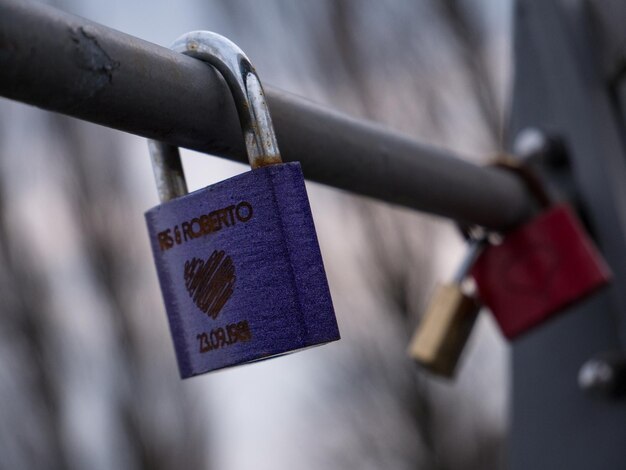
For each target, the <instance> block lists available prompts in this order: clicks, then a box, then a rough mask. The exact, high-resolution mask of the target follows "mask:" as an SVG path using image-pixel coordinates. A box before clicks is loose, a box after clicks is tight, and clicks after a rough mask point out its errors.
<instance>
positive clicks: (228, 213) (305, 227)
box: [146, 163, 339, 378]
mask: <svg viewBox="0 0 626 470" xmlns="http://www.w3.org/2000/svg"><path fill="white" fill-rule="evenodd" d="M146 221H147V224H148V232H149V234H150V241H151V245H152V251H153V254H154V259H155V263H156V267H157V273H158V277H159V282H160V285H161V290H162V293H163V299H164V302H165V309H166V312H167V316H168V319H169V323H170V329H171V333H172V337H173V340H174V347H175V350H176V355H177V359H178V365H179V369H180V373H181V376H182V377H183V378H186V377H191V376H193V375H197V374H201V373H203V372H208V371H211V370H216V369H220V368H224V367H229V366H234V365H238V364H243V363H247V362H251V361H256V360H261V359H265V358H269V357H271V356H275V355H280V354H284V353H287V352H292V351H294V350H298V349H302V348H306V347H309V346H314V345H318V344H323V343H327V342H329V341H335V340H338V339H339V331H338V328H337V322H336V319H335V314H334V310H333V305H332V301H331V297H330V292H329V289H328V283H327V280H326V275H325V272H324V266H323V262H322V257H321V254H320V250H319V246H318V241H317V236H316V233H315V227H314V225H313V219H312V216H311V210H310V207H309V201H308V198H307V194H306V190H305V186H304V178H303V176H302V171H301V168H300V164H299V163H285V164H279V165H272V166H268V167H264V168H260V169H256V170H252V171H249V172H247V173H243V174H241V175H238V176H235V177H233V178H230V179H228V180H225V181H222V182H220V183H217V184H214V185H211V186H208V187H206V188H204V189H201V190H198V191H195V192H193V193H190V194H188V195H186V196H183V197H180V198H177V199H174V200H172V201H169V202H167V203H164V204H162V205H160V206H157V207H155V208H153V209H151V210H150V211H148V212H147V213H146Z"/></svg>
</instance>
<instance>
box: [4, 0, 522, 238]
mask: <svg viewBox="0 0 626 470" xmlns="http://www.w3.org/2000/svg"><path fill="white" fill-rule="evenodd" d="M0 71H1V72H0V95H2V96H5V97H7V98H11V99H14V100H18V101H23V102H25V103H29V104H32V105H35V106H38V107H41V108H44V109H47V110H50V111H56V112H59V113H63V114H68V115H70V116H74V117H76V118H79V119H84V120H87V121H91V122H95V123H98V124H102V125H105V126H108V127H113V128H116V129H120V130H123V131H126V132H130V133H133V134H137V135H140V136H144V137H148V138H151V139H157V140H162V141H165V142H167V143H169V144H172V145H176V146H180V147H186V148H190V149H195V150H199V151H202V152H207V153H211V154H214V155H219V156H222V157H226V158H230V159H234V160H239V161H241V162H244V161H246V158H245V152H244V145H243V138H242V136H241V131H240V129H239V123H238V119H237V116H236V112H235V106H234V104H233V103H232V99H231V97H230V93H228V91H227V89H226V87H225V85H224V83H223V82H222V80H221V79H220V78H219V77H218V76H217V75H216V74H215V73H214V72H213V71H212V70H211V69H210V68H209V66H207V65H206V64H204V63H202V62H200V61H198V60H195V59H192V58H190V57H186V56H183V55H181V54H176V53H174V52H172V51H170V50H168V49H166V48H163V47H159V46H156V45H154V44H151V43H148V42H146V41H142V40H140V39H137V38H134V37H132V36H128V35H126V34H123V33H120V32H118V31H114V30H112V29H109V28H106V27H104V26H101V25H98V24H95V23H93V22H90V21H87V20H85V19H83V18H78V17H75V16H72V15H69V14H66V13H63V12H61V11H59V10H56V9H54V8H52V7H50V6H47V5H43V4H40V3H32V2H29V1H21V0H0ZM266 91H267V97H268V101H269V105H270V109H271V111H272V118H273V120H274V124H275V127H276V133H277V136H278V141H279V144H280V147H281V150H282V154H283V158H284V160H285V161H293V160H299V161H300V162H301V163H302V166H303V169H304V173H305V175H306V177H307V178H308V179H311V180H314V181H318V182H321V183H325V184H328V185H331V186H335V187H337V188H340V189H345V190H348V191H352V192H355V193H358V194H363V195H366V196H370V197H373V198H377V199H381V200H383V201H388V202H391V203H396V204H401V205H405V206H408V207H411V208H414V209H418V210H421V211H425V212H430V213H433V214H438V215H441V216H444V217H450V218H453V219H456V220H459V221H463V222H473V223H478V224H481V225H485V226H488V227H491V228H507V227H511V226H514V225H516V224H518V223H520V222H521V221H523V220H524V219H525V218H526V217H528V215H529V214H530V211H531V198H529V196H528V195H527V193H526V190H525V188H524V187H523V185H522V184H521V183H520V182H519V181H518V180H517V179H515V178H514V177H513V176H511V175H509V174H507V173H504V172H502V171H499V170H495V169H490V168H489V169H485V168H481V167H478V166H476V165H473V164H471V163H468V162H465V161H462V160H460V159H458V158H455V157H454V155H451V154H450V153H449V152H446V151H442V150H437V149H434V148H432V147H430V146H427V145H425V144H422V143H419V142H416V141H414V140H412V139H409V138H407V137H403V136H401V135H398V134H394V133H393V132H390V131H389V130H387V129H384V128H382V127H380V126H375V125H372V124H370V123H366V122H362V121H357V120H355V119H351V118H349V117H346V116H342V115H340V114H337V113H334V112H332V111H328V110H326V109H323V108H321V107H319V106H316V105H314V104H312V103H310V102H308V101H306V100H303V99H300V98H296V97H294V96H292V95H289V94H287V93H284V92H280V91H278V90H276V89H273V88H271V87H266Z"/></svg>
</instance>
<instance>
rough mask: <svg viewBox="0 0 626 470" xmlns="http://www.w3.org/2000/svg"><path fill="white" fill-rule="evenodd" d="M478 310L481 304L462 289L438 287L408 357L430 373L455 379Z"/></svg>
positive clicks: (410, 347)
mask: <svg viewBox="0 0 626 470" xmlns="http://www.w3.org/2000/svg"><path fill="white" fill-rule="evenodd" d="M479 310H480V304H479V303H478V302H477V301H476V300H475V299H474V298H473V297H471V296H469V295H467V294H465V293H464V292H463V291H462V290H461V288H460V286H458V285H456V284H443V285H439V286H438V287H437V290H436V291H435V294H434V296H433V297H432V299H431V301H430V304H429V306H428V308H427V310H426V312H425V314H424V316H423V317H422V320H421V322H420V325H419V327H418V329H417V331H416V332H415V334H414V335H413V339H412V340H411V343H410V345H409V348H408V354H409V356H410V357H411V358H413V359H414V360H415V361H416V362H417V363H418V364H420V365H421V366H422V367H423V368H425V369H427V370H429V371H430V372H433V373H435V374H438V375H441V376H444V377H452V376H453V375H454V371H455V369H456V366H457V363H458V362H459V358H460V356H461V353H462V352H463V348H464V347H465V343H467V340H468V338H469V335H470V333H471V331H472V328H473V326H474V323H475V321H476V317H477V315H478V312H479Z"/></svg>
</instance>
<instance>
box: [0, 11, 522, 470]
mask: <svg viewBox="0 0 626 470" xmlns="http://www.w3.org/2000/svg"><path fill="white" fill-rule="evenodd" d="M49 3H51V4H52V5H54V6H56V7H58V8H60V9H62V10H64V11H68V12H71V13H74V14H77V15H80V16H83V17H86V18H88V19H90V20H93V21H96V22H99V23H102V24H104V25H107V26H110V27H112V28H115V29H118V30H120V31H123V32H125V33H128V34H131V35H133V36H137V37H140V38H142V39H145V40H148V41H151V42H155V43H157V44H160V45H163V46H165V47H167V46H168V45H169V44H170V43H171V42H172V41H173V40H174V39H175V38H177V37H178V36H179V35H181V34H182V33H184V32H187V31H190V30H198V29H206V30H212V31H216V32H218V33H221V34H223V35H225V36H227V37H229V38H230V39H232V40H233V41H234V42H236V43H237V44H238V45H239V46H240V47H241V48H242V49H243V50H244V51H246V52H247V54H248V55H249V57H250V58H251V60H252V61H253V63H254V64H255V65H256V68H257V70H258V72H259V74H260V77H261V79H262V80H263V81H264V82H265V83H268V84H272V85H274V86H276V87H279V88H283V89H285V90H287V91H289V92H292V93H295V94H297V95H301V96H305V97H307V98H309V99H311V100H313V101H315V102H318V103H320V104H323V105H326V106H329V107H331V108H334V109H336V110H338V111H341V112H344V113H347V114H350V115H353V116H356V117H359V118H366V119H369V120H372V121H376V122H377V123H379V124H381V125H384V126H387V127H389V128H391V129H394V130H396V131H400V132H402V133H404V134H406V135H409V136H411V137H414V138H416V139H420V140H422V141H424V142H427V143H430V144H434V145H437V146H441V147H446V148H449V149H452V150H453V151H455V152H457V153H459V154H461V155H464V156H466V157H467V158H468V159H472V160H473V161H475V162H484V161H486V159H487V158H488V157H491V156H493V155H494V154H496V153H497V152H499V151H500V150H501V147H502V142H503V141H504V139H505V137H506V136H504V135H503V122H505V120H506V110H507V104H508V103H507V98H506V97H507V96H508V93H509V91H510V86H509V81H510V77H511V70H510V69H511V65H510V64H511V57H510V55H511V54H510V45H511V21H510V20H511V19H510V14H511V2H510V1H502V0H419V1H410V0H378V1H374V0H367V1H365V0H362V1H358V2H357V1H356V0H353V1H348V0H342V1H331V0H323V1H321V0H320V1H316V2H293V1H288V0H266V1H263V2H260V1H253V0H228V1H226V0H222V1H217V0H185V1H180V2H176V4H174V2H168V1H165V0H152V1H150V2H148V1H146V0H124V1H122V0H109V1H107V2H99V1H96V0H56V1H54V2H49ZM164 93H167V90H164ZM279 144H280V142H279ZM183 163H184V166H185V169H186V172H187V176H188V183H189V185H190V188H192V189H197V188H200V187H203V186H206V185H208V184H211V183H214V182H217V181H220V180H222V179H224V178H226V177H228V176H231V175H235V174H238V173H241V172H243V171H246V168H245V167H244V166H242V165H239V164H236V163H232V162H228V161H225V160H222V159H219V158H214V157H210V156H207V155H202V154H198V153H194V152H189V151H183ZM308 190H309V197H310V199H311V205H312V210H313V216H314V218H315V222H316V226H317V231H318V236H319V239H320V244H321V249H322V254H323V257H324V261H325V265H326V270H327V274H328V278H329V282H330V288H331V292H332V296H333V301H334V304H335V309H336V313H337V317H338V322H339V327H340V330H341V334H342V340H341V341H340V342H338V343H333V344H330V345H326V346H323V347H321V348H314V349H311V350H307V351H305V352H301V353H298V354H294V355H290V356H286V357H282V358H279V359H276V360H272V361H266V362H262V363H259V364H254V365H249V366H243V367H239V368H235V369H231V370H226V371H222V372H218V373H213V374H209V375H204V376H200V377H197V378H194V379H191V380H187V381H184V382H182V381H181V380H180V379H179V376H178V371H177V368H176V363H175V357H174V351H173V347H172V344H171V339H170V335H169V331H168V326H167V321H166V317H165V313H164V309H163V304H162V301H161V294H160V291H159V289H158V283H157V277H156V272H155V269H154V266H153V262H152V258H151V253H150V249H149V243H148V237H147V232H146V229H145V225H144V219H143V212H144V211H146V210H147V209H149V208H151V207H153V206H154V205H156V204H157V203H158V199H157V193H156V187H155V185H154V180H153V177H152V169H151V166H150V161H149V157H148V151H147V145H146V142H145V139H142V138H139V137H136V136H132V135H128V134H124V133H121V132H118V131H113V130H110V129H107V128H103V127H99V126H96V125H93V124H89V123H85V122H80V121H77V120H73V119H71V118H67V117H64V116H60V115H55V114H52V113H47V112H43V111H41V110H38V109H35V108H32V107H28V106H25V105H22V104H19V103H16V102H12V101H8V100H5V99H0V309H1V312H2V322H0V468H2V469H4V468H6V469H35V468H71V469H113V468H116V469H118V468H119V469H135V468H136V469H186V468H196V469H199V468H202V469H218V468H219V469H221V470H231V469H232V470H241V469H244V470H245V469H252V468H254V469H257V470H263V469H276V470H281V469H319V468H324V469H356V468H358V469H383V468H384V469H394V470H395V469H420V470H421V469H441V470H444V469H450V470H452V469H465V470H468V469H501V468H505V459H504V457H505V455H506V441H507V412H506V410H507V396H508V387H509V383H508V380H509V379H508V367H509V364H508V350H507V347H506V345H505V344H504V342H503V340H502V339H501V337H500V335H499V333H498V332H497V330H496V329H495V327H494V324H493V322H492V320H491V318H489V317H487V316H486V315H485V314H481V316H480V318H479V322H478V324H477V328H476V329H475V330H474V333H473V335H472V337H471V340H470V343H469V345H468V348H467V350H466V354H465V356H464V358H463V360H462V363H461V365H460V368H459V371H458V373H457V378H456V380H455V381H445V380H441V379H436V378H433V377H431V376H429V375H428V374H426V373H424V372H422V371H420V370H419V369H418V368H417V367H416V366H415V364H413V363H412V362H411V361H410V360H409V359H408V358H407V357H406V355H405V349H406V346H407V344H408V341H409V339H410V337H411V335H412V333H413V330H414V328H415V326H416V324H417V323H418V321H419V317H420V315H421V313H422V312H423V310H424V307H425V304H426V303H427V301H428V296H429V295H430V293H431V291H432V289H433V288H434V285H435V282H436V281H437V280H445V279H448V278H450V277H451V275H452V273H453V271H454V269H455V266H456V264H457V263H458V262H459V261H460V258H461V257H462V255H463V246H462V243H461V240H460V238H459V236H458V234H457V233H456V232H455V229H454V226H453V225H452V224H451V223H450V222H447V221H444V220H442V219H437V218H434V217H431V216H426V215H422V214H418V213H415V212H411V211H409V210H406V209H402V208H397V207H391V206H389V205H385V204H382V203H377V202H373V201H371V200H366V199H364V198H360V197H356V196H352V195H350V194H347V193H344V192H340V191H338V190H334V189H330V188H328V187H324V186H321V185H317V184H309V185H308ZM339 227H341V228H340V229H339Z"/></svg>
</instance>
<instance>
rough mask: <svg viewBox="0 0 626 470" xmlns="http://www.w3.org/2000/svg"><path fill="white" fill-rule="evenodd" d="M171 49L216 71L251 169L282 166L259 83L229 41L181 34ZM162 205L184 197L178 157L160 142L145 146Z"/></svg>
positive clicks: (207, 34)
mask: <svg viewBox="0 0 626 470" xmlns="http://www.w3.org/2000/svg"><path fill="white" fill-rule="evenodd" d="M172 49H173V50H174V51H176V52H179V53H181V54H185V55H188V56H191V57H194V58H196V59H200V60H202V61H204V62H207V63H208V64H210V65H212V66H213V67H215V68H216V69H217V70H218V71H219V72H220V74H221V75H222V77H224V80H225V81H226V84H227V85H228V88H229V89H230V91H231V93H232V95H233V99H234V101H235V106H236V107H237V114H238V115H239V121H240V123H241V129H242V132H243V137H244V141H245V145H246V150H247V153H248V160H249V162H250V166H251V167H252V168H253V169H255V168H260V167H263V166H267V165H273V164H277V163H282V159H281V157H280V152H279V150H278V143H277V142H276V134H275V132H274V126H273V124H272V118H271V117H270V113H269V109H268V106H267V102H266V100H265V93H264V92H263V87H262V85H261V81H260V80H259V77H258V75H257V73H256V70H255V69H254V67H253V66H252V63H251V62H250V60H249V59H248V57H247V56H246V54H245V53H244V52H243V51H242V50H241V49H240V48H239V47H238V46H237V45H236V44H235V43H233V42H232V41H230V40H229V39H227V38H225V37H223V36H220V35H219V34H216V33H213V32H210V31H192V32H190V33H187V34H184V35H183V36H181V37H180V38H178V39H177V40H176V41H174V44H173V45H172ZM148 147H149V149H150V156H151V159H152V166H153V169H154V176H155V178H156V182H157V189H158V192H159V198H160V200H161V202H166V201H169V200H171V199H174V198H176V197H179V196H182V195H184V194H186V193H187V184H186V182H185V176H184V174H183V171H182V164H181V161H180V154H179V152H178V149H177V148H176V147H173V146H171V145H169V144H165V143H163V142H159V141H155V140H150V141H149V142H148Z"/></svg>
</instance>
